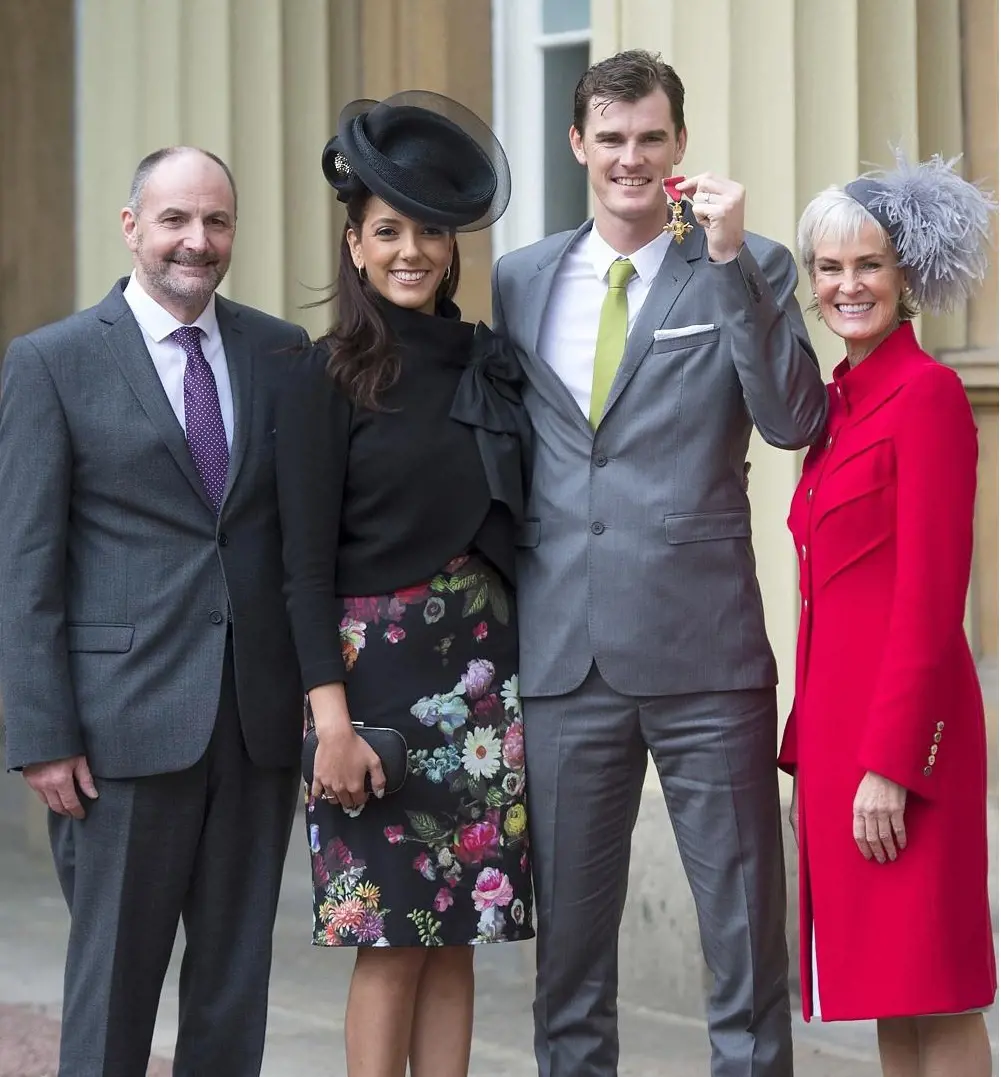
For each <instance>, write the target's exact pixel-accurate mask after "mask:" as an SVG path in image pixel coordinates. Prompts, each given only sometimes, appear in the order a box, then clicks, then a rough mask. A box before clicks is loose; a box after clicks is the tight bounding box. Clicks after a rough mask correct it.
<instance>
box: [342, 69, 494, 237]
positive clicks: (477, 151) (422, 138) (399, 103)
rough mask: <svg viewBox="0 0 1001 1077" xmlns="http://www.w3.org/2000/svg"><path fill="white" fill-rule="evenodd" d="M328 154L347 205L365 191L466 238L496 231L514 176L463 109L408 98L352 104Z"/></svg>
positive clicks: (427, 96)
mask: <svg viewBox="0 0 1001 1077" xmlns="http://www.w3.org/2000/svg"><path fill="white" fill-rule="evenodd" d="M337 128H338V130H337V134H336V135H335V136H334V137H333V138H332V139H330V141H329V142H328V143H327V144H326V146H325V147H324V149H323V174H324V175H325V176H326V177H327V182H328V183H329V184H330V185H331V187H333V188H334V189H335V190H336V191H337V197H338V199H340V201H342V202H348V201H350V199H351V198H352V197H353V196H354V195H355V194H357V193H359V192H360V190H361V189H362V188H367V189H368V190H369V191H371V192H372V194H374V195H377V196H378V197H379V198H381V199H382V200H383V201H384V202H387V203H388V204H389V205H391V206H392V207H393V208H394V209H395V210H396V211H397V212H399V213H402V214H404V215H405V216H407V217H411V218H412V219H414V220H417V221H420V222H421V223H423V224H436V225H439V226H441V227H444V228H448V229H450V230H451V229H454V230H456V231H460V232H474V231H476V230H478V229H480V228H486V227H488V226H489V225H491V224H493V223H494V221H496V220H497V219H498V218H499V217H500V215H501V214H502V213H503V212H504V210H505V209H506V208H507V204H508V200H509V199H510V197H511V170H510V168H509V167H508V163H507V157H506V156H505V154H504V150H503V149H502V147H501V144H500V143H499V142H498V141H497V138H496V137H495V135H494V133H493V131H491V130H490V128H489V127H488V126H487V125H486V124H485V123H483V121H482V120H480V119H479V118H478V117H477V116H476V115H475V114H474V113H473V112H470V110H469V109H468V108H466V107H465V106H464V105H460V104H459V103H458V101H453V100H452V99H451V98H449V97H445V96H443V95H442V94H437V93H432V92H431V91H429V90H406V91H404V92H403V93H398V94H394V95H393V96H392V97H387V98H386V100H385V101H369V100H364V99H363V100H359V101H352V102H351V103H350V104H349V105H346V106H345V107H344V109H343V110H342V111H341V115H340V118H339V119H338V123H337Z"/></svg>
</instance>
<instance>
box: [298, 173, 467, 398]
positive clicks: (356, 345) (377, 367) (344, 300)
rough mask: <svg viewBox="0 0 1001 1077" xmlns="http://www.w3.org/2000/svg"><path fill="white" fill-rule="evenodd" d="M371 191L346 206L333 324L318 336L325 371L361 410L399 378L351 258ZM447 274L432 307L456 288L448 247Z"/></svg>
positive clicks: (393, 353)
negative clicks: (350, 237) (350, 241)
mask: <svg viewBox="0 0 1001 1077" xmlns="http://www.w3.org/2000/svg"><path fill="white" fill-rule="evenodd" d="M371 196H372V195H371V192H370V191H369V190H367V189H362V190H361V191H359V192H358V193H357V194H355V195H353V196H352V197H351V199H350V200H349V202H348V203H347V220H346V221H345V223H344V231H343V233H342V234H341V250H340V264H339V265H338V267H337V284H336V286H335V291H334V296H333V298H334V300H335V301H336V303H337V320H336V321H335V322H334V324H333V325H332V326H331V328H330V329H329V330H327V332H326V333H325V334H324V335H323V336H322V337H320V340H319V343H321V344H323V345H325V346H326V348H327V350H328V351H329V352H330V358H329V359H328V361H327V372H328V373H329V374H330V376H331V377H332V378H333V379H334V381H336V382H337V384H338V385H339V386H340V388H341V389H342V391H343V392H344V393H345V394H346V395H347V396H348V397H349V398H350V399H351V400H352V401H353V402H354V403H355V404H360V405H361V406H362V407H366V408H372V409H378V408H379V396H380V395H381V394H382V393H384V392H385V391H386V390H387V389H388V388H389V387H390V386H391V385H393V384H394V383H395V382H396V379H397V378H398V377H399V376H400V357H399V355H398V353H397V350H396V342H395V340H394V338H393V333H392V330H391V329H390V327H389V324H388V323H387V321H386V318H385V315H384V314H383V313H382V311H381V310H380V309H379V306H378V304H377V303H376V295H377V293H376V291H375V289H374V288H373V287H372V285H371V284H370V283H369V281H368V280H367V279H365V278H363V277H362V276H361V274H360V273H359V272H358V270H357V269H356V268H355V264H354V262H353V261H352V259H351V248H350V246H349V245H348V232H349V231H353V232H354V233H355V235H360V234H361V227H362V224H363V223H364V220H365V213H366V210H367V209H368V202H369V199H370V198H371ZM449 268H450V272H449V273H448V274H447V275H446V276H445V277H444V279H443V280H442V281H441V283H440V284H439V285H438V294H437V296H436V303H441V302H442V300H444V299H451V298H452V297H453V296H454V295H455V292H456V289H457V288H458V287H459V244H458V243H456V244H454V245H453V247H452V262H451V265H450V267H449Z"/></svg>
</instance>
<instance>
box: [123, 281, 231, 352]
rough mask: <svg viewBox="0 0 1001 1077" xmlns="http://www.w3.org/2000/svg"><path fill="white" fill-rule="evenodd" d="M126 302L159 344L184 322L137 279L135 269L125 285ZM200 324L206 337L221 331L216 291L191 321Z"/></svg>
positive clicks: (193, 323)
mask: <svg viewBox="0 0 1001 1077" xmlns="http://www.w3.org/2000/svg"><path fill="white" fill-rule="evenodd" d="M124 296H125V302H126V303H128V305H129V306H130V307H131V308H132V313H133V314H134V315H135V319H136V321H137V322H138V323H139V326H140V328H141V329H142V330H143V331H144V332H145V333H146V335H147V336H148V337H149V338H150V339H151V340H154V341H155V342H156V343H157V344H159V343H160V342H161V341H163V340H166V339H167V337H169V336H170V334H171V333H173V332H174V330H175V329H180V328H181V326H182V325H184V322H179V321H178V320H177V319H176V318H175V317H174V315H173V314H171V313H170V311H169V310H164V308H163V307H161V306H160V304H159V303H158V302H157V301H156V300H155V299H154V298H153V297H152V296H151V295H150V294H149V293H148V292H147V291H146V289H145V288H143V286H142V285H141V284H140V283H139V281H138V280H137V279H136V274H135V270H133V271H132V276H131V277H129V283H128V284H126V285H125V292H124ZM191 324H192V325H196V326H198V328H199V329H201V331H202V332H203V333H204V334H205V336H206V337H212V336H214V335H215V334H216V333H218V331H219V323H218V322H217V321H216V314H215V293H213V295H212V298H211V299H210V300H209V301H208V303H207V304H206V305H205V309H204V310H203V311H202V312H201V314H199V315H198V317H197V318H196V319H195V320H194V321H193V322H192V323H191Z"/></svg>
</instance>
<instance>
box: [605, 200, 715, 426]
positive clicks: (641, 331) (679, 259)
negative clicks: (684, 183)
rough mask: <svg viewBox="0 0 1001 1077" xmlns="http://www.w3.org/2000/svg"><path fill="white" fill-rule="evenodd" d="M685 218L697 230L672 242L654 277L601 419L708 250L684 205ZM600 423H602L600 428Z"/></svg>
mask: <svg viewBox="0 0 1001 1077" xmlns="http://www.w3.org/2000/svg"><path fill="white" fill-rule="evenodd" d="M685 217H686V219H688V220H689V221H690V223H691V224H692V225H693V226H694V227H693V229H692V231H691V232H689V233H688V235H687V236H686V237H685V241H684V242H683V243H681V244H676V243H674V242H673V241H672V243H671V245H670V246H669V247H668V248H667V253H666V254H665V255H664V261H663V262H662V263H661V266H660V269H659V271H658V272H657V276H656V277H654V281H653V284H652V285H651V286H650V291H649V292H648V293H647V297H646V299H645V300H644V301H643V306H642V307H641V308H640V312H639V314H638V315H637V316H636V321H635V322H634V323H633V327H632V329H631V330H630V331H629V337H628V339H627V340H626V350H625V351H624V352H623V354H622V362H621V363H619V369H618V370H617V371H616V372H615V378H614V380H613V381H612V387H611V389H610V390H609V393H608V399H607V400H606V401H605V409H604V411H602V413H601V418H602V419H604V417H605V416H606V415H607V414H608V412H609V411H610V410H611V408H612V406H613V405H614V404H615V401H616V400H618V398H619V397H620V396H621V395H622V392H623V390H624V389H625V387H626V386H627V385H628V384H629V380H630V378H632V376H633V375H634V374H635V373H636V371H637V370H638V369H639V366H640V363H642V362H643V360H644V359H645V358H646V356H647V354H648V353H649V351H650V349H651V348H652V347H653V334H654V331H655V330H657V329H660V328H661V327H662V326H663V325H664V323H665V322H666V321H667V318H668V315H669V314H670V313H671V308H672V307H673V306H674V304H675V303H676V302H677V300H678V296H680V295H681V292H682V290H683V289H684V287H685V285H686V284H687V283H688V281H689V280H690V279H691V276H692V274H693V273H694V272H695V271H694V269H693V268H692V265H691V263H692V262H697V261H699V260H700V259H701V258H702V256H703V252H704V250H705V245H706V234H705V232H704V231H703V229H702V228H701V226H699V225H697V224H696V223H695V217H694V215H693V214H692V211H691V207H690V206H688V205H687V203H686V205H685ZM600 423H601V420H599V425H600Z"/></svg>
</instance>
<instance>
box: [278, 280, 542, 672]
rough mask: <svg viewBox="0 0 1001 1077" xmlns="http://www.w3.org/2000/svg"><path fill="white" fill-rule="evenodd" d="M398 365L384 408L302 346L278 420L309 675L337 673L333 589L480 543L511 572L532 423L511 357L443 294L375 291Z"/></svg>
mask: <svg viewBox="0 0 1001 1077" xmlns="http://www.w3.org/2000/svg"><path fill="white" fill-rule="evenodd" d="M379 304H380V309H381V310H382V312H383V314H384V316H385V318H386V320H387V322H388V323H389V325H390V327H391V329H392V331H393V334H394V336H395V337H396V340H397V344H398V347H399V355H400V377H399V379H398V380H397V382H396V383H395V384H394V385H393V386H392V387H390V388H389V389H387V390H386V391H385V392H384V393H383V394H382V395H381V397H380V398H379V399H380V408H381V410H378V411H373V410H370V409H367V408H363V407H360V406H358V405H355V404H353V403H352V402H351V401H350V400H349V399H348V398H347V397H346V396H345V395H344V394H343V393H342V392H341V390H340V389H339V388H338V387H337V385H335V383H334V381H333V380H332V379H331V377H330V375H329V374H328V373H327V372H326V366H327V361H328V358H329V352H328V350H327V348H326V347H325V346H324V345H322V344H319V345H317V346H316V347H314V348H313V349H312V351H311V352H310V353H308V354H307V355H306V356H305V357H304V359H303V361H302V363H301V364H300V369H299V370H298V371H297V373H296V374H295V375H294V377H293V380H292V382H291V384H290V385H289V388H288V391H287V392H286V394H285V396H284V400H283V402H282V406H281V409H280V413H279V418H278V425H277V431H276V466H277V475H278V495H279V506H280V509H281V523H282V534H283V542H284V557H285V571H286V579H287V583H286V591H287V596H288V608H289V614H290V617H291V621H292V630H293V634H294V636H295V642H296V647H297V650H298V652H299V660H300V665H301V666H302V674H303V678H304V681H305V687H306V689H307V690H308V689H309V688H312V687H315V686H316V685H319V684H327V683H330V682H332V681H342V680H344V677H345V673H344V668H343V664H342V662H341V657H340V642H339V636H338V624H339V613H338V608H339V607H338V603H337V600H338V599H339V598H343V597H346V596H370V595H385V594H389V593H391V592H393V591H395V590H399V589H401V588H404V587H408V586H411V585H413V584H417V583H421V582H423V581H425V580H427V579H428V578H430V577H431V576H432V575H434V573H436V572H437V571H438V570H440V569H441V568H442V567H443V565H444V564H445V563H446V562H447V561H448V560H450V559H451V558H452V557H455V556H456V555H457V554H460V553H464V552H466V551H469V550H471V549H475V550H477V551H479V552H480V553H482V554H483V555H484V556H485V557H486V558H488V559H489V560H490V561H491V562H492V563H493V564H494V565H495V566H496V567H497V568H498V569H499V570H500V571H501V572H502V573H503V575H504V576H505V577H506V578H507V579H508V581H509V582H511V583H513V582H514V529H515V526H516V522H517V521H520V519H521V516H522V513H523V508H524V482H525V478H524V477H525V475H527V474H528V452H529V447H530V427H529V424H528V417H527V415H526V413H525V410H524V408H523V406H522V404H521V373H520V369H519V366H518V362H517V359H516V358H515V357H514V355H513V354H512V353H511V352H510V350H509V349H508V348H507V347H505V346H504V344H503V342H502V341H501V340H500V339H499V338H498V337H496V336H494V334H493V333H492V332H491V331H490V330H489V329H488V328H487V327H486V326H485V325H483V324H482V323H481V324H479V325H477V326H475V327H474V326H473V325H471V324H469V323H468V322H463V321H461V320H460V316H459V311H458V308H457V307H455V306H454V304H451V303H446V304H444V305H443V307H442V309H441V310H440V313H439V314H438V315H435V316H429V315H426V314H421V313H420V312H418V311H413V310H407V309H405V308H402V307H397V306H395V305H394V304H391V303H389V302H388V301H384V300H381V299H380V301H379Z"/></svg>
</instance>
